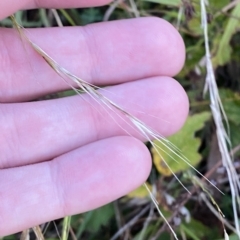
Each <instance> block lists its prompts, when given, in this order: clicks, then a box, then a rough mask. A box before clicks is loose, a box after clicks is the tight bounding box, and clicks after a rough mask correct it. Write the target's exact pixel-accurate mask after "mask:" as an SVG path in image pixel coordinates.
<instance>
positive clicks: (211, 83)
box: [200, 0, 240, 238]
mask: <svg viewBox="0 0 240 240" xmlns="http://www.w3.org/2000/svg"><path fill="white" fill-rule="evenodd" d="M200 4H201V16H202V27H203V30H204V39H205V50H206V68H207V76H206V85H205V92H206V91H207V90H208V91H209V94H210V102H211V105H210V107H211V110H212V114H213V118H214V122H215V125H216V131H217V138H218V145H219V149H220V152H221V155H222V163H223V166H224V167H225V169H226V171H227V175H228V179H229V184H230V189H231V194H232V206H233V213H234V220H235V228H236V232H237V234H238V237H239V238H240V229H239V216H238V210H239V207H240V205H239V201H238V200H239V192H240V184H239V181H238V176H237V172H236V170H235V168H234V165H233V163H232V157H231V156H230V154H229V152H228V144H229V143H230V142H229V137H228V134H227V131H226V130H225V127H224V123H223V120H225V122H226V123H227V125H228V121H227V117H226V114H225V112H224V109H223V106H222V102H221V99H220V96H219V92H218V87H217V84H216V79H215V75H214V69H213V65H212V61H211V53H210V47H209V38H208V21H207V11H206V6H207V4H208V2H207V1H206V0H200ZM229 145H230V144H229Z"/></svg>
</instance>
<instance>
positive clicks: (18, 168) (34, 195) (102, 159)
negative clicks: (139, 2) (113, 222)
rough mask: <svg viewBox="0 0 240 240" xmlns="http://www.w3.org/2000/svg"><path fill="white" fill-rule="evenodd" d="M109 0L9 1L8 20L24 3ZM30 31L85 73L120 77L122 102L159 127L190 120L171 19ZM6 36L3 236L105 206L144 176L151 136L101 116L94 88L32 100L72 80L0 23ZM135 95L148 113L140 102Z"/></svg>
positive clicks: (1, 7) (4, 4) (2, 42)
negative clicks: (81, 93)
mask: <svg viewBox="0 0 240 240" xmlns="http://www.w3.org/2000/svg"><path fill="white" fill-rule="evenodd" d="M108 2H110V1H108V0H88V1H85V0H82V1H77V0H71V1H67V2H65V1H63V0H62V1H53V0H52V1H48V0H39V1H30V0H21V1H14V0H11V1H1V2H0V19H3V18H4V17H6V16H7V15H10V14H12V13H13V12H14V11H17V10H19V9H28V8H37V7H47V8H50V7H51V8H66V7H87V6H96V5H101V4H106V3H108ZM28 33H29V37H30V38H31V40H32V41H33V42H36V43H37V44H38V45H39V46H41V48H42V49H44V50H45V51H46V52H47V53H48V54H49V55H50V56H52V57H53V58H54V59H55V60H57V61H58V62H59V63H60V64H61V65H63V66H64V67H65V68H66V69H68V70H70V71H71V72H73V73H75V74H76V75H78V76H79V77H81V78H83V79H84V80H87V81H89V82H91V83H93V84H96V85H115V84H120V83H121V84H120V85H117V86H112V87H109V91H110V92H111V93H113V95H114V96H121V97H120V98H116V100H117V101H118V104H119V105H123V106H124V107H125V108H126V109H128V110H129V111H130V112H131V113H133V114H134V115H135V116H136V117H139V118H140V119H142V120H143V121H144V122H146V123H147V124H148V125H149V126H151V127H152V128H154V129H156V130H157V131H158V132H159V133H160V134H162V135H165V136H167V135H170V134H173V133H174V132H176V131H177V130H178V129H179V128H180V127H181V126H182V124H183V123H184V121H185V118H186V116H187V114H188V100H187V97H186V94H185V92H184V91H183V89H182V87H181V86H180V85H179V84H178V83H177V82H176V81H175V80H173V79H172V78H171V76H174V75H175V74H176V73H177V72H178V71H179V70H180V69H181V67H182V65H183V62H184V55H185V54H184V45H183V42H182V39H181V38H180V36H179V34H178V33H177V31H176V30H175V29H174V28H173V27H172V26H171V25H170V24H168V23H167V22H165V21H163V20H160V19H157V18H140V19H133V20H121V21H114V22H107V23H99V24H92V25H89V26H86V27H74V28H67V27H66V28H49V29H47V28H46V29H32V30H28ZM0 36H1V38H0V102H1V104H0V113H1V118H0V132H1V138H0V153H1V157H0V169H1V170H0V199H1V204H0V222H1V224H0V236H4V235H8V234H11V233H14V232H18V231H21V230H23V229H26V228H29V227H32V226H35V225H38V224H40V223H43V222H47V221H50V220H52V219H57V218H61V217H63V216H66V215H72V214H76V213H80V212H85V211H89V210H91V209H94V208H97V207H100V206H102V205H104V204H106V203H108V202H110V201H113V200H115V199H117V198H119V197H121V196H123V195H125V194H126V193H128V192H130V191H131V190H133V189H135V188H136V187H138V186H139V185H140V184H142V183H143V182H144V181H145V180H146V178H147V177H148V175H149V171H150V169H151V157H150V154H149V152H148V150H147V148H146V147H145V145H144V144H143V143H142V142H141V141H140V140H144V139H142V138H141V137H140V136H139V135H138V134H136V132H135V131H133V130H132V129H131V128H129V127H128V126H127V124H125V125H124V124H123V125H122V126H121V127H122V128H121V127H119V126H118V124H116V123H115V121H114V120H113V119H112V118H111V117H110V116H109V115H107V114H105V116H103V115H102V114H101V113H100V112H99V111H101V110H99V105H98V104H97V103H95V102H94V101H92V100H91V98H90V97H87V96H86V97H85V100H84V99H82V98H81V97H79V96H74V97H68V98H62V99H55V100H48V101H37V102H33V101H32V102H29V101H31V100H33V99H36V98H38V97H40V96H44V95H46V94H49V93H53V92H57V91H61V90H64V89H66V88H67V86H66V84H65V83H64V82H63V81H62V79H61V78H60V77H59V76H58V75H57V74H56V73H55V72H54V71H53V70H52V69H51V68H50V67H49V66H47V64H46V63H45V62H44V60H43V59H42V58H41V57H40V56H39V55H38V54H37V53H36V52H34V50H33V49H31V47H30V46H26V47H25V48H24V47H23V43H22V42H21V40H20V37H19V36H18V35H17V32H16V30H12V29H0ZM107 94H108V93H107ZM86 100H87V101H86ZM89 102H91V103H89ZM134 102H135V103H137V104H138V106H139V107H140V110H141V111H144V112H145V113H146V114H141V113H140V112H138V111H134V110H135V108H136V105H134V104H132V103H134ZM94 106H95V107H94ZM96 108H97V110H99V111H97V110H96ZM150 115H154V116H158V117H159V119H157V120H156V118H152V117H150ZM123 129H127V131H128V132H129V133H130V134H131V135H132V137H130V136H127V133H126V132H125V131H124V130H123ZM133 137H136V138H133ZM137 139H138V140H137ZM139 139H140V140H139Z"/></svg>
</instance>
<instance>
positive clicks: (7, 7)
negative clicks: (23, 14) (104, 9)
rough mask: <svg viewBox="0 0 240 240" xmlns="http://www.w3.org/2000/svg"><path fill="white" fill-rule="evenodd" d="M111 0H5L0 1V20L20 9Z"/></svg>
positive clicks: (95, 4)
mask: <svg viewBox="0 0 240 240" xmlns="http://www.w3.org/2000/svg"><path fill="white" fill-rule="evenodd" d="M110 2H111V0H68V1H64V0H61V1H54V0H51V1H49V0H20V1H15V0H3V1H0V20H1V19H3V18H5V17H7V16H10V15H11V14H13V13H15V12H17V11H18V10H24V9H33V8H77V7H93V6H101V5H104V4H107V3H110Z"/></svg>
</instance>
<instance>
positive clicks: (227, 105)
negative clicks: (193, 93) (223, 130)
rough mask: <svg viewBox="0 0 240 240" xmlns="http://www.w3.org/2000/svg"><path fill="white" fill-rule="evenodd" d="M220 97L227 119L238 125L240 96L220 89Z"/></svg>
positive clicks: (239, 122)
mask: <svg viewBox="0 0 240 240" xmlns="http://www.w3.org/2000/svg"><path fill="white" fill-rule="evenodd" d="M219 92H220V97H221V99H222V103H223V108H224V110H225V112H226V115H227V118H228V119H229V120H230V121H232V122H233V123H235V124H237V125H238V124H240V114H239V113H240V94H239V93H235V92H233V91H231V90H229V89H221V90H220V91H219Z"/></svg>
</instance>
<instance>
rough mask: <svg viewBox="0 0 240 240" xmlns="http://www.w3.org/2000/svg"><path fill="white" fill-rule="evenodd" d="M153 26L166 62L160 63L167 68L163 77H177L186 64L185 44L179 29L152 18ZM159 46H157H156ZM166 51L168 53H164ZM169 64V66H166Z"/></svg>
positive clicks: (159, 19)
mask: <svg viewBox="0 0 240 240" xmlns="http://www.w3.org/2000/svg"><path fill="white" fill-rule="evenodd" d="M150 21H153V23H152V25H153V26H155V30H154V29H153V30H154V31H155V32H156V33H155V36H156V40H157V41H158V42H159V44H158V46H159V52H160V51H161V52H160V54H163V55H164V57H165V58H164V61H161V62H159V64H163V65H164V66H165V71H162V72H161V75H166V76H171V77H172V76H175V75H177V74H178V73H179V72H180V71H181V69H182V68H183V66H184V63H185V55H186V54H185V44H184V41H183V38H182V37H181V35H180V34H179V32H178V31H177V29H176V28H175V27H174V26H173V25H172V24H171V23H169V22H168V21H166V20H164V19H162V18H156V17H151V18H150ZM156 45H157V44H156ZM163 49H165V50H166V51H164V50H163ZM166 63H167V64H166Z"/></svg>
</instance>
